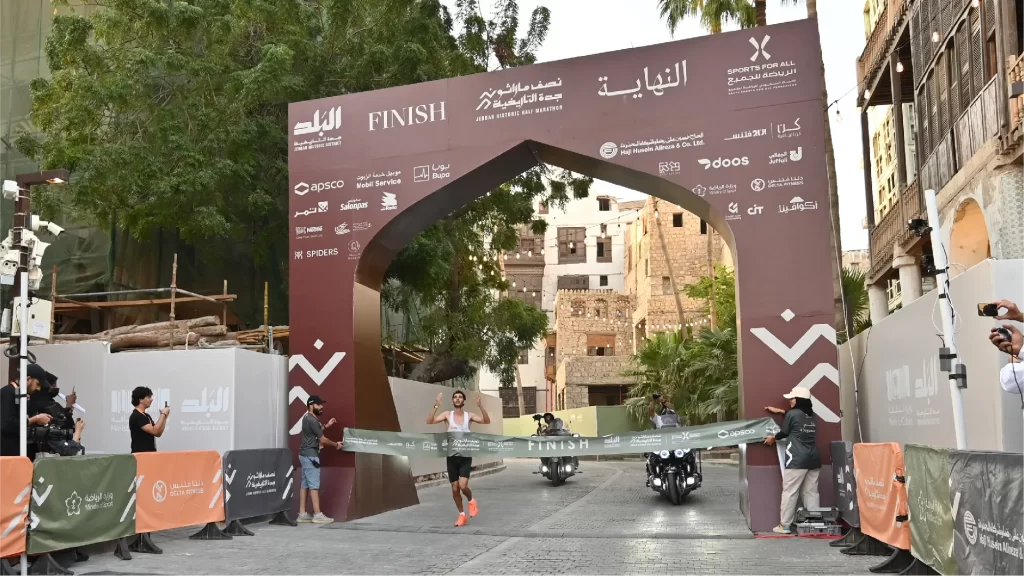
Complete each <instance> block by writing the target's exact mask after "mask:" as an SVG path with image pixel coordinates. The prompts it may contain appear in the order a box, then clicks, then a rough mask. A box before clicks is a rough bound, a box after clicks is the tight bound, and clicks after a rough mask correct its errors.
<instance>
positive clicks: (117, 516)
mask: <svg viewBox="0 0 1024 576" xmlns="http://www.w3.org/2000/svg"><path fill="white" fill-rule="evenodd" d="M136 470H137V466H136V460H135V456H133V455H131V454H116V455H104V456H75V457H74V458H42V459H39V460H37V461H36V463H35V466H34V467H33V471H32V473H33V479H34V482H33V485H32V508H31V510H32V514H33V515H34V516H35V518H33V521H34V520H35V519H36V518H38V520H39V521H38V523H36V524H35V525H34V526H33V527H32V528H31V529H30V531H29V537H28V553H29V554H45V553H47V552H53V551H54V550H63V549H65V548H74V547H75V546H87V545H89V544H95V543H97V542H107V541H109V540H117V539H118V538H124V537H125V536H131V535H132V534H135V498H136V495H135V476H136Z"/></svg>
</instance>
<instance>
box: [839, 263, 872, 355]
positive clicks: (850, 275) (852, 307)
mask: <svg viewBox="0 0 1024 576" xmlns="http://www.w3.org/2000/svg"><path fill="white" fill-rule="evenodd" d="M842 274H843V303H844V305H845V307H846V314H847V315H848V316H849V321H848V322H847V324H848V325H850V326H853V329H854V336H856V335H857V334H860V333H861V332H863V331H865V330H867V329H868V328H870V327H871V316H870V314H869V310H870V306H871V304H870V302H869V301H868V285H867V273H866V272H864V271H861V270H855V269H853V268H843V272H842ZM849 339H850V338H849V335H848V334H847V333H846V330H840V331H839V334H838V335H837V340H838V342H839V343H840V344H842V343H843V342H846V341H847V340H849Z"/></svg>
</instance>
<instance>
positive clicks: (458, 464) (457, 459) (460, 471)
mask: <svg viewBox="0 0 1024 576" xmlns="http://www.w3.org/2000/svg"><path fill="white" fill-rule="evenodd" d="M472 468H473V459H472V458H468V457H466V456H449V457H448V481H449V482H451V483H452V484H454V483H456V482H458V481H459V478H465V479H466V480H469V472H470V470H471V469H472Z"/></svg>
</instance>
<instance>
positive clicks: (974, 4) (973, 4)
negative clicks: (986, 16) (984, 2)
mask: <svg viewBox="0 0 1024 576" xmlns="http://www.w3.org/2000/svg"><path fill="white" fill-rule="evenodd" d="M979 4H981V2H979V1H978V0H971V8H977V7H978V5H979Z"/></svg>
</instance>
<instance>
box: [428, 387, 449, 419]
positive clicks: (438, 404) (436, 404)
mask: <svg viewBox="0 0 1024 576" xmlns="http://www.w3.org/2000/svg"><path fill="white" fill-rule="evenodd" d="M440 407H441V393H440V392H438V393H437V400H435V401H434V409H433V410H431V411H430V415H428V416H427V424H440V423H441V422H444V421H445V420H446V418H445V416H444V414H441V415H440V416H439V415H438V414H437V409H438V408H440Z"/></svg>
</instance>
